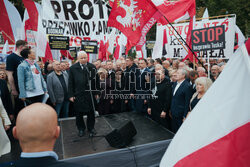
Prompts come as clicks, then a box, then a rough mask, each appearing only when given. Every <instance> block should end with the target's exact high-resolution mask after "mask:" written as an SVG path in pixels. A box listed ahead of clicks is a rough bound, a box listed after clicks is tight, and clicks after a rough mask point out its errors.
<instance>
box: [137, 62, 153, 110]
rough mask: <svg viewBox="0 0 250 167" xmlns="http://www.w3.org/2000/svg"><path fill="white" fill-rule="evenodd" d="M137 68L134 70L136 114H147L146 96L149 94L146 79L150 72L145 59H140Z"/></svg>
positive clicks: (148, 84)
mask: <svg viewBox="0 0 250 167" xmlns="http://www.w3.org/2000/svg"><path fill="white" fill-rule="evenodd" d="M138 65H139V68H138V69H136V73H135V74H136V86H135V88H136V101H135V106H136V112H139V113H146V112H147V106H146V103H147V98H146V96H147V94H149V89H150V83H147V80H146V77H150V76H151V75H150V74H151V71H150V70H149V68H148V67H147V65H148V62H147V60H146V59H141V60H140V61H139V63H138Z"/></svg>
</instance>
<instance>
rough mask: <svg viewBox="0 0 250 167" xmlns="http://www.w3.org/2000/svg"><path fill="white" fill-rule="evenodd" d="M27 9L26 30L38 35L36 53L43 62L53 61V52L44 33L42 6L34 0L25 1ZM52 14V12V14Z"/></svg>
mask: <svg viewBox="0 0 250 167" xmlns="http://www.w3.org/2000/svg"><path fill="white" fill-rule="evenodd" d="M23 3H24V6H25V7H26V9H27V12H28V16H29V19H28V20H25V28H26V30H27V29H31V30H33V31H37V34H36V44H37V47H36V53H37V55H38V56H39V57H43V61H47V60H53V56H52V52H51V49H50V47H49V43H48V40H47V36H46V33H45V32H43V31H42V20H41V15H42V13H43V12H42V7H41V5H40V4H38V3H35V2H34V1H32V0H23ZM50 13H52V12H50Z"/></svg>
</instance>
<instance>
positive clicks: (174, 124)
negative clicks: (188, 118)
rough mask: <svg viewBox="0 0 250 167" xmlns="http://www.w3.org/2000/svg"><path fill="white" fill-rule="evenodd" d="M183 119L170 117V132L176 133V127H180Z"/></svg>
mask: <svg viewBox="0 0 250 167" xmlns="http://www.w3.org/2000/svg"><path fill="white" fill-rule="evenodd" d="M182 122H183V120H182V119H181V118H172V120H171V129H172V132H174V133H176V132H177V131H178V129H179V128H180V127H181V124H182Z"/></svg>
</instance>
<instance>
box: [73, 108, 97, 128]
mask: <svg viewBox="0 0 250 167" xmlns="http://www.w3.org/2000/svg"><path fill="white" fill-rule="evenodd" d="M86 114H87V128H88V131H91V130H92V129H94V126H95V113H94V111H93V110H91V111H89V112H87V113H85V112H77V113H76V126H77V128H78V130H85V129H86V126H85V123H84V120H83V115H86Z"/></svg>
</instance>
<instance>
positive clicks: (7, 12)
mask: <svg viewBox="0 0 250 167" xmlns="http://www.w3.org/2000/svg"><path fill="white" fill-rule="evenodd" d="M0 9H1V13H0V20H1V21H0V31H1V32H2V34H3V37H4V40H5V41H6V40H8V41H9V44H15V41H17V40H19V39H24V30H23V27H22V19H21V16H20V14H19V12H18V11H17V9H16V8H15V6H14V5H13V4H12V3H10V2H9V1H8V0H0Z"/></svg>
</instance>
